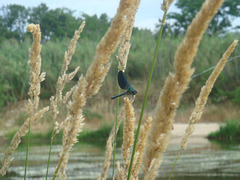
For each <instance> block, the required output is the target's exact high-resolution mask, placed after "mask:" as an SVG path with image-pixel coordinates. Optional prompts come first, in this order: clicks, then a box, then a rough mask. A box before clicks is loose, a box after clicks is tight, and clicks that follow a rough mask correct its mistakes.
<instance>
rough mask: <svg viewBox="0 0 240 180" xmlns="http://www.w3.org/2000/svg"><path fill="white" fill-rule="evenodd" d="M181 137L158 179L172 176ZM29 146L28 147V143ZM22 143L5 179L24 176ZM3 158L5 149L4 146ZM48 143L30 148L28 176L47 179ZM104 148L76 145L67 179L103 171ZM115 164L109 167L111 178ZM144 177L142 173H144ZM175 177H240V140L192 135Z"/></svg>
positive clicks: (55, 148)
mask: <svg viewBox="0 0 240 180" xmlns="http://www.w3.org/2000/svg"><path fill="white" fill-rule="evenodd" d="M179 141H180V139H176V138H175V139H174V138H173V139H172V140H171V141H170V144H169V146H168V148H167V151H166V153H165V154H164V157H163V163H162V165H161V167H160V168H159V175H158V178H157V179H158V180H162V179H168V176H169V174H170V172H171V169H172V166H173V163H174V161H175V158H176V155H177V153H178V149H179ZM60 147H61V146H60V145H54V146H53V150H52V152H53V153H52V157H51V164H50V169H49V174H50V176H49V178H48V179H51V177H52V175H53V173H54V171H55V167H56V164H57V160H58V157H57V156H58V152H59V149H60ZM24 148H25V147H24ZM24 148H22V147H20V148H19V150H18V151H17V152H15V154H14V158H15V160H14V162H13V164H12V165H11V167H10V168H9V170H8V176H7V177H4V178H2V179H5V180H6V179H9V180H18V179H19V180H20V179H21V180H22V179H23V176H24V163H25V149H24ZM0 149H1V152H0V153H1V154H0V158H1V159H2V158H3V152H2V151H3V149H5V148H0ZM48 149H49V146H48V145H38V144H36V145H32V146H31V148H30V155H29V162H28V172H27V179H45V174H46V164H47V156H48ZM104 154H105V152H104V148H103V147H102V148H101V147H97V146H94V145H91V144H78V145H76V146H75V147H74V148H73V150H72V152H71V155H70V159H69V163H68V165H67V179H69V180H73V179H85V180H88V179H89V180H90V179H96V177H97V176H98V174H99V173H100V172H101V171H102V167H103V163H104ZM116 159H117V160H120V161H121V149H117V155H116ZM111 173H112V168H110V169H109V171H108V178H109V179H111ZM140 179H141V175H140ZM172 179H173V180H183V179H184V180H200V179H201V180H202V179H207V180H223V179H224V180H225V179H229V180H237V179H238V180H239V179H240V144H238V145H236V144H235V145H220V144H215V143H211V142H209V141H208V140H207V139H204V138H202V137H200V138H191V141H190V142H189V144H188V146H187V149H186V150H185V151H183V152H182V154H181V155H180V158H179V159H178V162H177V165H176V167H175V170H174V173H173V177H172Z"/></svg>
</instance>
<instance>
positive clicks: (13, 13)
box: [0, 3, 110, 41]
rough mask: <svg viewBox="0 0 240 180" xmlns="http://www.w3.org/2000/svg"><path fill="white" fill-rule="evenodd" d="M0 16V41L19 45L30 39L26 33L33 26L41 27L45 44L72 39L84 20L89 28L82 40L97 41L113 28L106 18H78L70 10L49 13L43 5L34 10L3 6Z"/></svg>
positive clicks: (82, 16)
mask: <svg viewBox="0 0 240 180" xmlns="http://www.w3.org/2000/svg"><path fill="white" fill-rule="evenodd" d="M0 15H1V16H0V37H1V38H2V39H3V38H5V39H10V38H15V39H17V40H19V41H22V40H24V39H25V38H26V37H27V36H29V34H28V33H27V32H26V30H25V29H26V26H27V25H28V24H30V23H34V24H40V26H41V32H42V39H43V40H46V39H53V40H54V39H62V38H64V37H70V38H71V37H72V36H73V33H74V31H75V30H76V29H77V28H78V27H79V24H80V23H81V22H82V21H83V20H86V22H87V26H86V28H85V29H84V32H83V34H82V36H83V37H87V38H91V39H96V37H101V36H102V35H103V34H104V33H105V32H106V30H107V28H108V26H109V24H110V19H109V18H108V16H107V15H106V14H102V15H101V16H100V17H97V15H93V16H90V15H87V14H84V13H83V14H82V15H81V17H76V16H74V11H72V10H70V9H68V8H56V9H49V8H48V7H47V5H46V4H44V3H42V4H40V5H39V6H37V7H31V8H26V7H24V6H22V5H17V4H12V5H7V6H2V7H1V8H0ZM93 34H94V37H92V35H93Z"/></svg>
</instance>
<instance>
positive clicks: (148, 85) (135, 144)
mask: <svg viewBox="0 0 240 180" xmlns="http://www.w3.org/2000/svg"><path fill="white" fill-rule="evenodd" d="M166 16H167V12H164V15H163V19H162V24H161V28H160V31H159V35H158V40H157V46H156V49H155V53H154V57H153V61H152V66H151V71H150V74H149V77H148V82H147V88H146V91H145V96H144V100H143V105H142V110H141V114H140V118H139V122H138V128H137V132H136V137H135V140H134V145H133V151H132V157H131V162H130V165H129V169H128V177H127V180H129V179H130V176H131V171H132V164H133V159H134V155H135V150H136V146H137V141H138V136H139V134H140V127H141V124H142V118H143V113H144V109H145V105H146V103H147V97H148V91H149V87H150V83H151V80H152V75H153V70H154V66H155V63H156V59H157V53H158V48H159V44H160V40H161V37H162V32H163V26H164V23H165V19H166Z"/></svg>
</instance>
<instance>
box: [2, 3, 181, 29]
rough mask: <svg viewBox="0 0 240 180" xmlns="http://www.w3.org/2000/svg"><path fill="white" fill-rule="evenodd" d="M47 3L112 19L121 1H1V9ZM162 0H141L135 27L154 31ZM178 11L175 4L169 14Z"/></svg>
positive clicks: (49, 5)
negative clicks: (16, 5) (9, 6)
mask: <svg viewBox="0 0 240 180" xmlns="http://www.w3.org/2000/svg"><path fill="white" fill-rule="evenodd" d="M41 3H45V4H46V5H47V6H48V7H49V8H50V9H55V8H62V7H66V8H69V9H71V10H76V13H77V14H76V15H80V14H81V13H82V12H84V13H86V14H88V15H94V14H97V15H98V16H99V15H101V14H102V13H106V14H107V15H108V16H109V17H110V18H112V17H113V16H114V15H115V13H116V10H117V7H118V3H119V0H68V1H67V0H0V7H1V6H3V5H8V4H19V5H23V6H25V7H36V6H38V5H39V4H41ZM161 3H162V0H141V4H140V7H139V9H138V12H137V14H136V19H135V26H136V27H139V28H147V29H151V30H154V29H155V25H156V24H157V23H158V19H160V18H162V16H163V11H162V10H161V9H160V4H161ZM171 11H174V12H176V11H177V8H176V7H175V6H174V4H173V5H172V6H171V7H170V9H169V12H171Z"/></svg>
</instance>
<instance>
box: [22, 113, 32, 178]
mask: <svg viewBox="0 0 240 180" xmlns="http://www.w3.org/2000/svg"><path fill="white" fill-rule="evenodd" d="M30 134H31V117H30V118H29V126H28V142H27V150H26V160H25V170H24V180H26V178H27V163H28V152H29V141H30Z"/></svg>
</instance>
